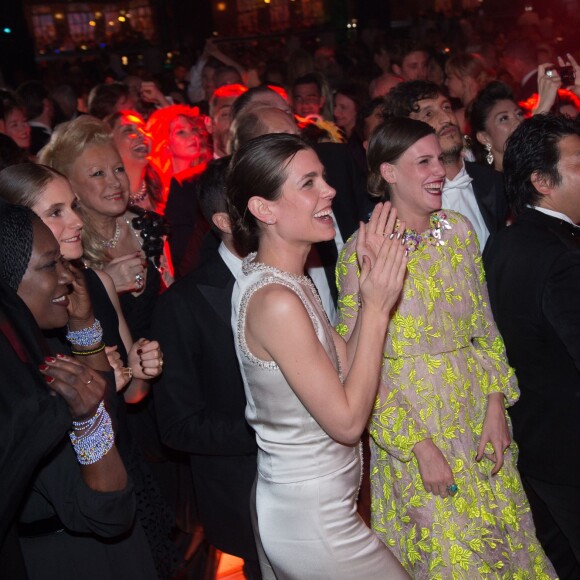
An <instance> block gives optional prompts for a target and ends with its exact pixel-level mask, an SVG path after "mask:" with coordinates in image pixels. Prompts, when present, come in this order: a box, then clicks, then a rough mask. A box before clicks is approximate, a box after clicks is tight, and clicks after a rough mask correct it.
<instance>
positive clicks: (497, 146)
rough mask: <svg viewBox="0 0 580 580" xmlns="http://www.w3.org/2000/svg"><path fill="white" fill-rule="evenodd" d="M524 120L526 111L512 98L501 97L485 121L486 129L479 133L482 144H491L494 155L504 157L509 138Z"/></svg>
mask: <svg viewBox="0 0 580 580" xmlns="http://www.w3.org/2000/svg"><path fill="white" fill-rule="evenodd" d="M523 120H524V112H523V111H522V110H521V109H520V108H519V107H518V105H517V104H516V103H514V102H513V101H512V100H511V99H501V100H500V101H498V102H497V103H496V104H495V105H494V106H493V107H492V108H491V110H490V111H489V115H488V116H487V120H486V122H485V131H480V132H479V133H478V134H477V140H478V141H479V142H480V143H481V144H482V145H484V146H485V145H486V144H487V143H489V144H490V145H491V150H492V153H493V155H494V157H498V158H499V159H502V158H503V153H504V150H505V143H506V141H507V138H508V137H509V136H510V135H511V134H512V133H513V132H514V131H515V130H516V127H517V126H518V125H519V124H520V123H521V122H522V121H523Z"/></svg>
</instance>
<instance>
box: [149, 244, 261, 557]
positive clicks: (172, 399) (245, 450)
mask: <svg viewBox="0 0 580 580" xmlns="http://www.w3.org/2000/svg"><path fill="white" fill-rule="evenodd" d="M233 286H234V277H233V276H232V274H231V272H230V271H229V269H228V268H227V266H226V265H225V263H224V261H223V260H222V259H221V257H220V255H219V253H218V252H217V251H214V252H213V253H212V255H211V256H210V257H209V258H208V259H207V261H206V262H205V263H204V264H202V265H201V266H200V267H199V268H198V269H197V270H194V271H193V272H191V273H189V274H187V275H186V276H185V277H184V278H182V279H181V280H178V281H177V282H175V284H173V285H172V286H171V287H170V288H169V290H167V292H165V293H164V294H163V295H162V296H161V297H160V298H159V301H158V304H157V307H156V310H155V316H154V326H153V336H154V337H155V339H157V340H158V341H159V342H160V344H161V348H162V350H163V353H164V355H163V356H164V362H165V364H164V367H163V374H162V375H161V380H160V382H159V384H157V385H155V387H154V389H153V392H154V400H155V410H156V415H157V420H158V424H159V430H160V432H161V438H162V440H163V442H164V443H165V444H166V445H168V446H169V447H172V448H174V449H178V450H180V451H184V452H186V453H188V454H190V457H191V469H192V476H193V482H194V487H195V492H196V497H197V505H198V508H199V514H200V518H201V521H202V523H203V525H204V530H205V534H206V537H207V538H208V540H209V542H210V543H211V544H212V545H214V546H215V547H217V548H219V549H220V550H222V551H225V552H228V553H230V554H234V555H237V556H240V557H242V558H244V559H247V558H251V559H254V560H257V555H256V553H255V550H256V548H255V544H254V536H253V533H252V527H251V522H250V491H251V487H252V484H253V482H254V478H255V475H256V452H257V447H256V438H255V435H254V432H253V431H252V429H251V428H250V427H249V426H248V424H247V423H246V420H245V407H246V398H245V394H244V386H243V382H242V378H241V375H240V370H239V367H238V360H237V357H236V353H235V348H234V338H233V333H232V329H231V322H230V320H231V297H232V289H233Z"/></svg>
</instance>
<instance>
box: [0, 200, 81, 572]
mask: <svg viewBox="0 0 580 580" xmlns="http://www.w3.org/2000/svg"><path fill="white" fill-rule="evenodd" d="M23 209H25V208H21V207H18V206H13V205H10V204H6V203H4V202H0V361H2V362H1V364H0V441H1V442H2V444H1V445H0V553H1V552H2V547H3V544H4V541H5V539H6V536H7V534H8V533H9V531H10V530H11V527H12V525H13V524H14V520H15V518H16V515H17V510H18V508H19V505H20V502H21V500H22V498H23V496H24V494H25V493H26V492H27V489H28V485H29V483H30V482H31V479H32V476H33V473H34V470H35V469H36V467H37V466H38V464H39V463H40V461H41V460H42V458H43V457H44V456H45V455H46V454H48V452H49V451H50V450H51V449H52V448H53V447H54V446H55V445H56V444H57V443H58V442H59V441H61V440H62V438H63V436H64V435H65V434H66V432H67V430H68V429H69V427H70V424H71V416H70V413H69V411H68V408H67V405H66V403H65V402H64V400H63V399H62V398H61V397H58V396H52V395H51V393H50V392H49V390H48V388H47V385H46V382H45V381H44V379H43V377H42V375H41V374H40V372H39V371H38V365H39V364H40V363H41V362H42V360H43V357H44V356H45V355H46V354H48V351H47V349H46V346H45V344H44V341H43V339H42V334H41V332H40V329H39V328H38V326H37V324H36V322H35V320H34V318H33V316H32V314H31V312H30V310H28V308H27V307H26V305H25V304H24V302H22V300H21V299H20V298H19V297H18V295H17V294H16V289H17V288H18V284H19V282H20V280H21V279H22V276H23V275H24V273H25V272H26V268H27V266H28V261H29V259H30V255H31V253H32V241H33V240H32V232H33V229H32V223H33V220H34V218H33V217H32V216H31V215H30V210H26V211H22V210H23ZM33 215H34V214H33ZM17 227H21V228H22V229H20V230H18V229H17V230H15V228H17ZM14 235H16V238H14ZM21 243H22V246H21ZM6 256H11V258H10V260H9V262H8V263H9V264H10V266H7V265H6V262H5V259H6ZM9 268H11V270H10V271H9ZM23 268H24V269H23ZM14 284H16V288H14ZM6 555H7V556H10V554H6V553H4V554H1V557H0V566H2V567H4V566H7V565H8V564H7V560H6V559H5V558H4V557H3V556H6ZM15 557H16V556H15ZM2 572H3V571H2V570H1V569H0V577H4V576H3V573H2Z"/></svg>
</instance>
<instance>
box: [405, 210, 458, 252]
mask: <svg viewBox="0 0 580 580" xmlns="http://www.w3.org/2000/svg"><path fill="white" fill-rule="evenodd" d="M398 227H399V220H398V219H397V222H396V224H395V229H397V228H398ZM429 228H430V229H428V230H426V231H425V232H423V233H419V232H417V231H416V230H412V229H406V230H405V233H404V234H403V240H404V242H405V245H406V246H407V248H408V250H409V251H410V252H414V251H415V250H416V249H417V248H418V247H419V245H420V244H421V243H426V244H429V245H431V246H444V245H445V244H446V243H447V242H446V241H445V240H442V239H441V237H442V235H443V231H444V230H450V229H451V225H450V224H449V222H448V221H447V215H446V214H445V213H444V212H442V211H440V212H437V213H433V214H431V215H430V216H429Z"/></svg>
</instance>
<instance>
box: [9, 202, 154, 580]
mask: <svg viewBox="0 0 580 580" xmlns="http://www.w3.org/2000/svg"><path fill="white" fill-rule="evenodd" d="M0 279H2V280H3V281H4V283H5V287H6V286H7V287H8V289H10V290H12V291H13V292H16V294H17V297H13V299H14V301H16V300H17V299H18V298H20V299H21V301H22V302H23V303H24V305H25V306H26V307H27V308H28V311H29V312H28V317H30V315H32V317H33V318H34V320H35V321H36V323H37V324H38V326H39V327H40V328H41V329H42V330H48V329H51V328H58V327H62V326H64V325H66V324H67V323H68V329H69V332H68V335H67V338H68V339H69V341H70V342H71V346H72V353H73V355H74V356H70V355H69V356H65V355H61V354H57V355H56V356H46V351H45V352H43V351H42V350H40V351H38V350H37V352H36V353H34V354H33V355H32V356H31V358H30V360H23V356H22V353H17V355H18V358H20V362H19V365H20V367H22V366H24V367H26V369H27V370H28V372H29V374H32V375H36V376H37V378H38V372H39V371H40V373H41V374H42V375H43V376H44V381H45V382H46V383H48V385H49V387H50V388H53V389H55V390H63V389H66V388H69V387H71V386H73V387H74V388H76V390H77V391H78V393H79V394H82V395H83V396H84V395H85V394H86V393H88V392H92V391H94V392H96V393H97V394H98V398H97V402H98V407H97V408H96V410H95V409H94V407H93V409H91V410H90V412H88V413H83V414H82V415H81V416H77V419H78V421H76V422H73V423H72V428H71V430H70V432H69V436H70V437H68V436H66V435H64V437H62V436H61V437H60V439H59V440H58V441H57V443H56V446H55V448H54V449H53V451H52V452H51V454H50V455H49V456H48V457H47V458H46V459H44V460H43V461H42V462H41V463H40V465H39V466H38V467H37V473H36V476H35V479H34V481H33V482H32V485H31V486H30V488H29V489H28V492H27V494H26V497H25V498H24V502H23V503H21V504H20V506H21V511H20V514H19V535H20V544H21V547H22V550H23V553H24V559H25V562H26V568H27V573H28V576H29V578H31V579H34V578H59V579H63V580H64V579H67V578H71V579H72V578H77V577H78V576H79V575H82V577H83V578H95V579H96V578H99V579H103V578H111V579H112V578H118V577H123V578H135V579H137V578H139V579H141V578H155V577H156V575H155V571H154V567H153V563H152V559H151V556H150V553H149V551H148V549H147V546H146V541H145V538H144V534H143V531H142V530H141V529H140V528H136V527H135V525H134V514H135V500H134V495H133V488H132V485H131V484H130V483H129V482H128V478H127V474H126V471H125V468H124V466H123V463H122V461H121V458H120V456H119V454H118V451H117V448H116V445H115V433H114V428H113V424H112V421H111V416H112V417H114V416H115V413H114V408H113V405H114V404H113V401H114V381H113V379H112V373H111V372H110V367H108V362H107V359H106V355H105V353H104V344H103V343H102V333H101V332H99V330H98V324H96V323H95V321H94V316H93V315H92V312H91V309H90V305H89V307H87V304H86V302H83V300H82V296H78V295H75V284H74V280H73V274H72V273H71V272H70V271H69V270H68V269H67V268H66V264H65V262H63V261H62V260H61V257H60V248H59V244H58V242H57V241H56V240H55V238H54V236H53V235H52V234H51V232H50V230H49V229H48V228H47V227H46V226H45V225H44V224H43V223H42V222H41V220H40V219H39V218H38V217H37V216H36V215H35V214H34V213H33V212H32V211H30V210H28V209H27V208H23V207H20V206H11V205H8V204H7V205H4V206H2V208H1V210H0ZM71 286H72V288H73V291H72V292H71V290H70V288H71ZM5 289H6V288H5ZM8 289H6V291H7V292H8ZM69 304H70V310H71V313H72V315H71V316H70V317H69V313H68V308H69ZM21 309H22V308H21ZM87 324H89V326H87ZM43 355H44V361H43V358H42V357H43ZM13 358H14V357H13ZM80 361H82V362H80ZM12 367H14V368H12ZM18 368H19V366H18V365H17V364H16V361H15V364H14V365H11V370H12V371H14V372H15V371H16V369H18ZM106 371H109V372H108V373H107V372H106ZM105 384H107V391H106V392H105ZM104 392H105V397H104V398H105V401H103V393H104ZM111 393H112V396H111V395H110V394H111ZM107 395H108V396H107ZM109 410H110V411H111V415H109ZM68 427H69V428H70V427H71V425H70V422H69V425H68ZM21 428H22V427H20V426H17V429H18V431H19V430H20V429H21ZM30 429H32V431H35V426H34V425H33V426H30ZM65 429H66V427H65ZM18 431H17V432H18ZM55 438H56V437H55Z"/></svg>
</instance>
